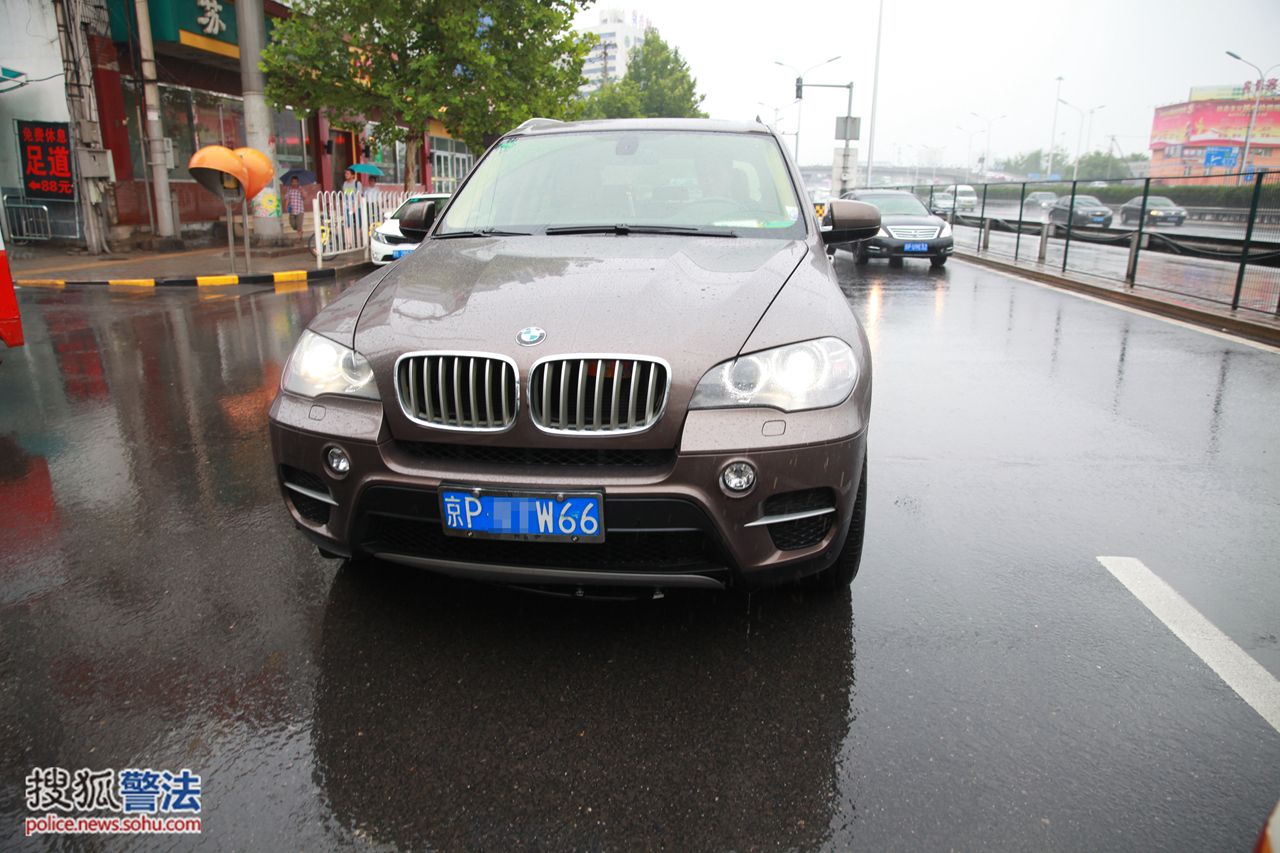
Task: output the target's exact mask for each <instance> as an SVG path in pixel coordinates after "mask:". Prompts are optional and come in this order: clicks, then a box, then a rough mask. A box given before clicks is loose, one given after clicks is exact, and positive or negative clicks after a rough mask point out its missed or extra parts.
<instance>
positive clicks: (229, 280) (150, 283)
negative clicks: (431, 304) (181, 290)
mask: <svg viewBox="0 0 1280 853" xmlns="http://www.w3.org/2000/svg"><path fill="white" fill-rule="evenodd" d="M337 274H338V271H337V270H335V269H325V270H288V271H286V272H269V273H256V274H252V275H250V274H246V275H197V276H183V277H180V278H101V279H63V278H17V279H14V281H13V283H14V284H15V285H17V286H18V287H66V286H67V285H97V286H106V287H228V286H231V285H236V284H273V285H276V287H277V288H278V287H280V286H281V285H285V286H287V287H289V289H292V288H293V287H296V286H298V285H301V286H303V287H306V285H307V283H308V282H312V281H322V280H326V279H332V278H334V277H335V276H336V275H337Z"/></svg>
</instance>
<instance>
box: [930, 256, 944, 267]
mask: <svg viewBox="0 0 1280 853" xmlns="http://www.w3.org/2000/svg"><path fill="white" fill-rule="evenodd" d="M946 263H947V258H946V256H945V255H944V256H942V257H941V258H930V259H929V266H931V267H933V268H934V269H935V270H940V269H942V268H943V267H944V266H945V265H946Z"/></svg>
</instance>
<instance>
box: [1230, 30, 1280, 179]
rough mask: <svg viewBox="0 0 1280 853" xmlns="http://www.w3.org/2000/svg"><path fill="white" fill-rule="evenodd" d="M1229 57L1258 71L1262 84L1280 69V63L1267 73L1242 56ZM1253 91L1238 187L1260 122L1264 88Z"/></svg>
mask: <svg viewBox="0 0 1280 853" xmlns="http://www.w3.org/2000/svg"><path fill="white" fill-rule="evenodd" d="M1227 56H1229V57H1231V58H1232V59H1238V60H1240V61H1241V62H1243V63H1244V64H1245V65H1248V66H1249V67H1250V68H1252V69H1253V70H1254V71H1257V72H1258V83H1261V82H1262V81H1263V80H1266V79H1267V75H1268V74H1270V73H1271V72H1272V71H1275V70H1276V69H1277V68H1280V63H1277V64H1275V65H1273V66H1271V67H1270V68H1268V69H1267V70H1266V71H1263V70H1262V69H1261V68H1259V67H1258V66H1256V65H1254V64H1253V63H1252V62H1250V61H1249V60H1247V59H1245V58H1244V57H1243V56H1241V55H1240V54H1238V53H1236V52H1234V51H1231V50H1228V51H1227ZM1253 89H1254V94H1253V109H1251V110H1249V126H1248V128H1246V129H1245V132H1244V157H1243V159H1242V160H1241V162H1240V174H1238V175H1236V184H1237V185H1238V184H1239V183H1240V182H1241V181H1242V180H1244V171H1245V169H1247V168H1248V167H1249V142H1250V141H1251V139H1252V137H1253V123H1254V122H1255V121H1257V120H1258V106H1259V105H1260V104H1261V103H1262V87H1261V86H1259V85H1257V84H1256V83H1255V84H1254V87H1253Z"/></svg>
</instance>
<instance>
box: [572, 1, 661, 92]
mask: <svg viewBox="0 0 1280 853" xmlns="http://www.w3.org/2000/svg"><path fill="white" fill-rule="evenodd" d="M652 27H653V24H652V23H650V21H649V19H648V18H646V17H644V16H643V15H641V14H640V13H639V12H637V11H635V10H633V9H601V10H600V19H599V21H598V22H597V23H595V24H591V25H590V26H588V27H586V28H585V29H586V31H587V32H590V33H595V34H596V35H597V36H599V37H600V42H599V44H597V45H596V46H595V47H593V48H592V49H591V53H589V54H587V61H586V62H585V63H583V66H582V76H583V77H585V78H586V82H585V83H583V85H582V89H581V91H582V92H583V93H584V94H585V93H588V92H594V91H596V90H597V89H599V88H600V87H601V86H602V85H604V83H605V82H606V81H609V80H621V79H622V77H623V75H624V74H626V73H627V60H628V59H629V58H630V56H631V51H633V50H635V49H636V48H637V47H639V46H640V42H642V41H644V36H645V33H646V32H648V31H649V30H650V29H652Z"/></svg>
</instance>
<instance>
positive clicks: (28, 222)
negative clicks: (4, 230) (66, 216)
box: [0, 195, 53, 242]
mask: <svg viewBox="0 0 1280 853" xmlns="http://www.w3.org/2000/svg"><path fill="white" fill-rule="evenodd" d="M0 205H3V207H4V215H5V220H6V221H7V222H8V224H9V237H10V239H12V240H13V241H14V242H18V241H20V240H48V239H50V238H51V237H53V222H52V221H51V220H50V218H49V206H48V205H45V204H35V203H32V202H29V201H26V200H25V199H24V198H22V197H20V196H13V195H5V196H4V197H3V198H0Z"/></svg>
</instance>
